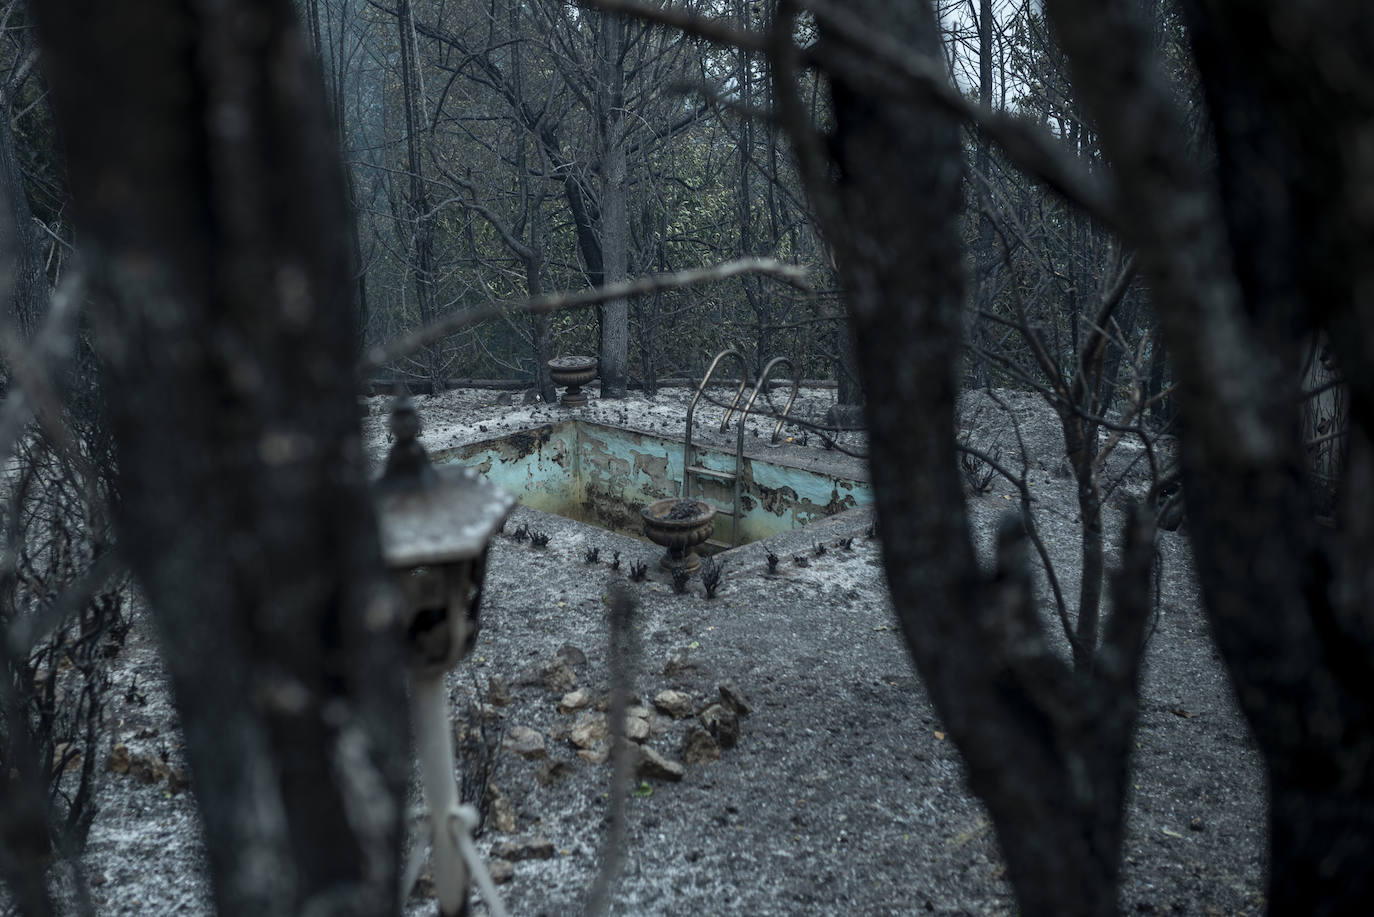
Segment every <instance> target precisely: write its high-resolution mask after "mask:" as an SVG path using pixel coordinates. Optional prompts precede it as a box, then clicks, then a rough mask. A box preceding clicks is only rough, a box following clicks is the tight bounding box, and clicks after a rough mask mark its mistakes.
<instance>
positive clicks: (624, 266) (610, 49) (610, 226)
mask: <svg viewBox="0 0 1374 917" xmlns="http://www.w3.org/2000/svg"><path fill="white" fill-rule="evenodd" d="M599 15H600V23H599V25H600V32H599V35H598V44H597V52H598V61H597V90H598V92H597V104H598V108H599V109H600V111H598V112H597V115H598V118H599V124H598V139H599V141H600V147H601V201H600V211H601V224H600V228H601V257H602V271H603V273H602V278H601V280H602V282H603V283H619V282H621V281H623V280H625V279H627V278H628V277H629V257H630V235H629V233H630V225H629V218H628V216H627V212H626V203H627V197H628V195H629V188H628V186H627V181H628V177H627V173H626V162H625V67H624V61H623V60H621V55H622V54H624V46H625V20H624V19H622V18H621V17H620V16H618V15H614V14H608V13H602V14H599ZM596 312H597V316H598V317H599V318H600V353H599V356H600V359H601V365H600V373H601V397H602V398H624V397H625V394H626V391H627V388H628V384H629V354H630V312H629V304H628V303H627V302H626V301H625V300H623V299H615V300H611V301H610V302H607V303H605V304H603V305H601V306H599V307H597V310H596Z"/></svg>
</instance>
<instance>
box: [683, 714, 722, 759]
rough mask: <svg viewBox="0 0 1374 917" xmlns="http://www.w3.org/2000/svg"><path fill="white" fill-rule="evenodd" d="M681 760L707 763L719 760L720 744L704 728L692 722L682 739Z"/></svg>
mask: <svg viewBox="0 0 1374 917" xmlns="http://www.w3.org/2000/svg"><path fill="white" fill-rule="evenodd" d="M682 760H683V762H684V763H686V764H692V765H696V764H709V763H711V762H712V761H719V760H720V745H718V744H717V743H716V740H715V739H713V738H711V734H710V733H709V732H707V731H706V730H705V729H702V728H701V727H700V726H698V725H696V724H695V723H693V724H692V725H691V726H689V727H687V735H686V736H685V737H684V738H683V740H682Z"/></svg>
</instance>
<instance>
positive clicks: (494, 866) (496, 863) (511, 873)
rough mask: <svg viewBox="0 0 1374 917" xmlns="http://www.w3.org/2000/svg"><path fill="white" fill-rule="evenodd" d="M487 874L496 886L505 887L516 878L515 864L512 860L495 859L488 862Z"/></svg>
mask: <svg viewBox="0 0 1374 917" xmlns="http://www.w3.org/2000/svg"><path fill="white" fill-rule="evenodd" d="M487 872H488V873H490V874H491V881H492V883H493V884H495V885H505V884H506V883H507V882H509V881H510V880H511V879H514V878H515V864H514V863H512V862H511V861H510V860H502V859H495V860H489V861H488V862H487Z"/></svg>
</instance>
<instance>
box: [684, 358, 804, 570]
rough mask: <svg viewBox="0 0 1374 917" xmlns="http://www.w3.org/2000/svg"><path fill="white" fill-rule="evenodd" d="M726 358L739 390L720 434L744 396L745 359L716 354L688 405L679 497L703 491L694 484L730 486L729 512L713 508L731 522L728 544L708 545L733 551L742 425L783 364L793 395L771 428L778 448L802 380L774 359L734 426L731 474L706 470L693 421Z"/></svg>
mask: <svg viewBox="0 0 1374 917" xmlns="http://www.w3.org/2000/svg"><path fill="white" fill-rule="evenodd" d="M727 357H733V358H734V359H735V360H737V361H739V370H740V372H739V387H738V388H736V389H735V396H734V397H733V398H731V399H730V404H729V406H728V407H726V409H725V416H724V417H722V418H721V421H720V432H721V433H725V432H726V431H728V430H729V429H730V418H731V416H733V415H734V413H735V410H736V408H738V407H739V401H740V398H741V397H742V396H743V395H744V387H745V385H746V384H747V381H748V377H749V365H748V363H747V362H746V361H745V359H744V355H743V354H742V353H740V352H739V351H738V350H735V349H734V348H729V349H727V350H722V351H721V352H720V353H718V354H716V357H715V359H714V360H712V361H711V365H710V366H708V367H707V368H706V374H705V375H703V376H702V377H701V383H700V384H699V385H697V390H696V393H695V394H693V395H692V400H691V402H690V403H689V404H688V405H687V432H686V435H685V436H684V437H683V440H682V491H681V493H680V495H679V496H680V497H681V498H682V499H684V500H686V499H691V498H693V493H694V490H698V489H700V490H704V488H702V487H700V484H698V487H697V488H693V486H692V485H693V482H703V481H714V482H716V483H718V484H723V485H727V484H728V485H731V486H732V491H733V497H732V499H731V503H730V507H729V509H725V508H723V507H720V506H717V507H716V514H717V515H720V516H729V517H730V519H731V524H730V529H731V544H728V545H727V544H726V543H725V542H723V541H716V540H715V539H712V540H711V541H710V542H708V543H711V544H714V545H716V546H717V547H722V548H726V547H735V546H737V545H738V544H739V535H740V531H739V530H740V525H739V523H740V485H741V481H742V478H743V476H744V421H745V419H746V418H747V417H748V416H749V411H750V410H751V409H752V408H753V406H754V399H755V398H757V397H758V395H759V392H761V391H763V390H764V386H765V385H766V384H767V382H768V377H769V375H770V374H771V373H772V372H773V370H774V368H775V367H777V366H779V365H780V364H785V365H786V366H787V368H788V369H789V370H792V394H791V395H790V396H789V397H788V399H787V405H786V407H784V408H783V409H782V413H781V414H780V415H779V416H778V425H777V426H776V427H774V428H773V437H772V439H771V440H770V442H771V443H772V444H773V445H777V442H778V437H779V436H780V435H781V434H782V425H783V423H784V422H785V421H786V420H787V413H788V411H790V410H792V403H793V402H795V401H796V400H797V390H798V389H799V388H801V379H800V378H799V377H798V376H797V372H796V370H795V369H794V368H793V366H792V361H791V360H789V359H788V358H787V357H774V358H773V359H771V360H769V361H768V363H767V364H765V365H764V367H763V370H762V371H761V372H760V373H759V377H758V381H756V382H755V383H754V389H753V391H751V392H750V393H749V400H748V401H746V402H745V403H744V408H743V409H742V410H741V411H740V415H739V423H738V424H737V425H736V426H737V433H736V435H735V470H734V472H733V473H732V472H729V471H720V470H718V469H715V468H707V467H706V466H705V465H704V464H702V463H701V462H700V461H699V460H698V457H697V455H696V447H695V445H694V444H693V443H692V417H693V415H694V414H695V413H696V408H697V401H699V400H700V399H701V395H702V393H703V392H705V391H706V386H707V384H708V383H710V381H711V377H712V376H713V375H714V374H715V372H716V367H717V366H719V365H720V362H721V361H722V360H724V359H726V358H727ZM703 496H704V494H703Z"/></svg>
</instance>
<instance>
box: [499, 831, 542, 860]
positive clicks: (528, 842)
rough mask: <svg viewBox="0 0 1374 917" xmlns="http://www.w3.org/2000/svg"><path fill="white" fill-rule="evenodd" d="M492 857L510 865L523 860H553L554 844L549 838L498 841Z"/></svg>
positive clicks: (537, 837) (536, 837)
mask: <svg viewBox="0 0 1374 917" xmlns="http://www.w3.org/2000/svg"><path fill="white" fill-rule="evenodd" d="M491 855H492V856H493V857H495V858H496V859H498V860H505V861H506V862H508V863H518V862H520V861H521V860H551V859H553V844H552V842H550V841H549V839H548V838H546V837H539V836H535V837H525V838H515V839H513V840H509V841H498V842H497V843H496V844H493V845H492V848H491Z"/></svg>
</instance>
